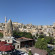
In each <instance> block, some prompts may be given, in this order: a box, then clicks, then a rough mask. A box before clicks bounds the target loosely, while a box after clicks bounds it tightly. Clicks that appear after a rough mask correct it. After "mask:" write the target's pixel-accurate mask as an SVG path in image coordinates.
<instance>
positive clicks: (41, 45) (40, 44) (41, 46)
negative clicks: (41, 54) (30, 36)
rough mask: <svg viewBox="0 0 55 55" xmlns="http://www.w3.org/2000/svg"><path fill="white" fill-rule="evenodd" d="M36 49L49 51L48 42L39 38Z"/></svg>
mask: <svg viewBox="0 0 55 55" xmlns="http://www.w3.org/2000/svg"><path fill="white" fill-rule="evenodd" d="M35 47H36V48H39V49H44V50H47V42H46V41H45V39H44V38H42V39H41V38H39V39H38V40H37V42H36V43H35Z"/></svg>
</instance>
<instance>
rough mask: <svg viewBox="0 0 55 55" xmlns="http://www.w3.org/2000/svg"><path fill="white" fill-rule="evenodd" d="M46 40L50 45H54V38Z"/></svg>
mask: <svg viewBox="0 0 55 55" xmlns="http://www.w3.org/2000/svg"><path fill="white" fill-rule="evenodd" d="M44 38H45V41H46V42H47V43H48V44H53V43H54V38H53V37H48V36H46V37H44Z"/></svg>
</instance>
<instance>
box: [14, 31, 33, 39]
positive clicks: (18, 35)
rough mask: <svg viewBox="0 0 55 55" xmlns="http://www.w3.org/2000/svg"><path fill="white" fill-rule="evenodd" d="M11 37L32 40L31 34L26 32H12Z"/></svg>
mask: <svg viewBox="0 0 55 55" xmlns="http://www.w3.org/2000/svg"><path fill="white" fill-rule="evenodd" d="M13 36H14V37H15V38H18V37H26V38H33V37H32V34H31V33H27V32H17V31H13Z"/></svg>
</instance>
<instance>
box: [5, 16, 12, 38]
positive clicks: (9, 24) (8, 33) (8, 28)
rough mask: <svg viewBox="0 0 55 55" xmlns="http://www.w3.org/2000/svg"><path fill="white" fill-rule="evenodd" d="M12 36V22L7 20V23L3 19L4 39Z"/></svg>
mask: <svg viewBox="0 0 55 55" xmlns="http://www.w3.org/2000/svg"><path fill="white" fill-rule="evenodd" d="M12 35H13V27H12V21H11V20H9V21H8V22H7V19H6V17H5V29H4V37H8V36H9V37H11V36H12Z"/></svg>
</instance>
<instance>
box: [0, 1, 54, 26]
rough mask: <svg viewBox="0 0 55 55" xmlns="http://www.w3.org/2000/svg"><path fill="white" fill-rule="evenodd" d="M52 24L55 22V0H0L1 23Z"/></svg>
mask: <svg viewBox="0 0 55 55" xmlns="http://www.w3.org/2000/svg"><path fill="white" fill-rule="evenodd" d="M5 16H6V17H7V19H8V20H9V19H11V20H12V21H13V22H19V23H23V24H29V23H31V24H34V25H51V24H53V23H54V22H55V0H0V23H2V22H4V18H5Z"/></svg>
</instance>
